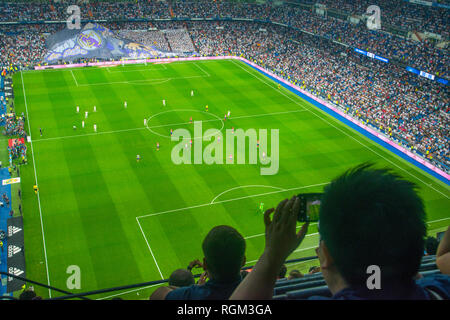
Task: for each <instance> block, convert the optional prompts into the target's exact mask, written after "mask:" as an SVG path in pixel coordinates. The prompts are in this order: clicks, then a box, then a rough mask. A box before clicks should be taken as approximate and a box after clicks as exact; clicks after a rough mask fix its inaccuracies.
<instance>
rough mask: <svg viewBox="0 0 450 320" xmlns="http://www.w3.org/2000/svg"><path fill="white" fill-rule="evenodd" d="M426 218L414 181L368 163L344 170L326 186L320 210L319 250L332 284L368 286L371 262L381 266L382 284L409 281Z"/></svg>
mask: <svg viewBox="0 0 450 320" xmlns="http://www.w3.org/2000/svg"><path fill="white" fill-rule="evenodd" d="M424 220H425V211H424V205H423V202H422V200H421V198H420V197H419V196H418V195H417V193H416V186H415V185H414V184H413V183H411V182H409V181H406V180H403V179H402V178H401V177H399V176H398V175H396V174H395V173H393V172H392V171H390V170H388V169H375V168H373V167H372V166H371V165H370V164H363V165H360V166H358V167H356V168H354V169H351V170H349V171H347V172H345V173H344V174H343V175H341V176H340V177H338V178H337V179H335V180H334V181H332V182H331V184H330V185H328V186H327V187H326V188H325V190H324V195H323V197H322V202H321V208H320V221H319V233H320V237H321V241H320V245H319V248H318V250H317V253H318V256H319V259H320V263H321V269H322V273H323V275H324V277H325V279H326V280H327V283H328V285H329V286H330V282H333V281H337V282H339V281H340V283H341V285H342V283H345V284H346V285H356V286H358V285H359V286H364V285H365V284H366V281H367V278H368V277H369V274H367V267H369V266H370V265H377V266H379V267H380V270H381V281H382V283H386V284H387V283H396V284H401V283H409V282H410V281H411V279H412V278H413V276H414V275H415V274H416V273H417V270H418V268H419V266H420V262H421V257H422V255H423V248H424V238H425V236H426V225H425V222H424ZM330 289H331V288H330Z"/></svg>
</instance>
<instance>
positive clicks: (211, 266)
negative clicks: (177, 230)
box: [202, 225, 245, 281]
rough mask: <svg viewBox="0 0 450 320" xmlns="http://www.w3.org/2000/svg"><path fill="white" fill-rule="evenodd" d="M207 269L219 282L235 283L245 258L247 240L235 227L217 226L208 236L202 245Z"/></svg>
mask: <svg viewBox="0 0 450 320" xmlns="http://www.w3.org/2000/svg"><path fill="white" fill-rule="evenodd" d="M202 249H203V254H204V255H205V260H206V263H207V269H208V271H209V272H210V274H211V277H212V278H214V279H216V280H218V281H233V280H236V278H239V272H240V270H241V267H242V262H243V260H244V256H245V240H244V238H243V237H242V235H241V234H240V233H239V232H238V231H237V230H236V229H234V228H233V227H230V226H225V225H221V226H216V227H214V228H212V229H211V230H210V231H209V233H208V234H207V235H206V237H205V239H204V240H203V244H202Z"/></svg>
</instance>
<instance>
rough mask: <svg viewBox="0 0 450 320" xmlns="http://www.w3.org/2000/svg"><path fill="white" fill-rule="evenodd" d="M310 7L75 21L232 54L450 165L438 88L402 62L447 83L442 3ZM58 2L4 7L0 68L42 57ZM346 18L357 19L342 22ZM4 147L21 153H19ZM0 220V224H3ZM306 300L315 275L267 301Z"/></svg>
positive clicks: (141, 6) (115, 10)
mask: <svg viewBox="0 0 450 320" xmlns="http://www.w3.org/2000/svg"><path fill="white" fill-rule="evenodd" d="M318 3H319V4H323V5H324V6H325V7H322V6H318V5H317V4H316V2H315V1H308V0H299V1H293V2H291V3H283V4H280V5H274V4H273V3H272V2H268V3H264V4H258V3H239V4H235V3H229V2H227V1H214V2H212V1H206V0H205V1H195V2H190V1H171V2H165V1H151V2H149V1H144V0H138V1H123V2H94V3H80V6H81V10H82V12H87V17H85V18H87V19H89V20H97V19H98V20H102V21H105V20H106V22H105V23H104V25H105V26H107V27H109V28H110V29H111V30H114V31H115V32H116V33H117V34H118V35H119V36H121V37H124V38H128V39H130V40H134V41H137V42H140V43H142V44H144V45H147V46H155V47H157V48H159V49H161V50H166V51H174V52H198V54H200V55H202V56H216V55H234V56H242V57H245V58H247V59H248V60H250V61H254V62H255V63H257V64H258V65H260V66H262V67H264V68H265V69H267V70H270V71H272V72H274V73H275V74H277V75H279V76H281V77H283V78H284V79H286V80H289V81H290V82H292V83H294V84H297V85H299V86H301V87H302V88H303V89H305V90H307V91H309V92H311V93H313V94H314V95H316V96H318V97H321V98H323V99H325V100H328V101H329V102H331V103H333V104H335V105H336V106H339V107H340V108H342V110H344V111H345V112H346V113H347V114H349V115H351V116H352V117H354V118H356V119H359V120H360V121H362V122H363V123H365V124H368V125H370V126H372V127H373V128H375V129H377V130H378V131H379V132H382V133H383V134H385V135H386V136H387V137H389V138H391V139H393V140H395V141H396V142H398V143H401V144H402V145H403V146H405V147H408V148H410V149H411V150H412V151H414V152H415V153H416V154H418V155H420V156H422V157H423V158H425V159H427V160H428V161H429V162H430V163H432V164H433V165H436V166H437V167H439V168H441V169H442V170H444V171H446V172H447V173H448V172H450V158H449V148H450V145H449V127H448V117H449V112H450V98H449V90H448V84H442V83H439V82H437V81H431V80H430V79H428V78H425V77H419V76H417V75H415V74H413V73H411V72H408V71H407V70H406V69H405V67H407V66H410V67H413V68H417V69H418V70H421V71H425V72H427V73H429V74H431V75H432V76H433V77H440V78H442V79H444V80H448V79H449V76H450V69H449V67H450V55H449V51H448V48H447V45H448V40H449V36H450V25H449V23H448V21H449V14H448V12H449V8H446V7H445V6H443V7H442V6H439V7H426V6H423V5H420V4H413V3H410V2H409V1H400V0H396V1H385V0H377V1H375V2H374V1H366V0H364V1H358V2H355V1H351V0H338V1H334V0H333V1H331V0H320V1H318ZM370 4H376V5H378V6H380V8H381V10H382V12H383V16H382V19H383V20H382V30H379V31H373V30H368V29H367V28H366V27H365V24H364V19H363V15H364V13H365V10H366V8H367V7H368V6H369V5H370ZM317 8H322V9H323V10H325V12H324V14H323V15H322V14H316V12H315V10H316V9H317ZM65 9H66V4H65V3H52V4H49V3H42V4H41V5H40V6H30V5H27V4H24V3H7V2H2V3H1V4H0V22H8V23H10V22H17V23H18V24H14V25H11V24H2V25H0V67H1V71H3V70H5V71H6V72H14V71H17V70H25V69H32V68H33V67H34V66H35V65H38V64H41V63H42V59H43V56H44V54H45V51H46V46H45V39H46V37H47V36H48V35H50V34H53V33H55V32H57V31H60V30H62V29H63V28H64V27H65V25H64V23H55V24H45V23H42V21H44V20H47V21H64V20H65V19H66V11H65ZM350 17H353V18H354V19H356V20H358V21H359V20H361V21H360V22H359V23H352V22H350V21H348V19H349V18H350ZM192 18H196V19H200V20H201V21H192V20H190V19H192ZM230 18H233V19H234V20H235V21H229V20H231V19H230ZM137 19H141V20H142V21H136V20H137ZM155 19H157V20H155ZM160 19H167V20H169V21H159V20H160ZM170 19H174V20H172V21H170ZM183 19H184V20H185V21H179V20H183ZM204 19H210V20H208V21H205V20H204ZM246 19H247V20H251V21H247V20H246ZM85 21H86V20H85ZM428 33H433V35H431V36H430V35H428ZM422 37H423V38H422ZM414 38H417V41H416V40H413V39H414ZM355 48H359V49H362V50H366V51H368V52H373V53H374V54H376V55H379V56H381V57H384V58H386V59H389V63H385V62H382V61H379V60H375V59H370V58H368V57H366V56H363V55H361V54H359V53H357V52H355V50H354V49H355ZM0 78H1V84H0V107H1V111H2V114H5V113H6V112H7V106H6V101H5V95H4V92H3V91H2V89H3V84H4V77H3V76H1V77H0ZM19 118H20V117H18V118H17V119H16V116H15V115H14V117H11V116H9V117H2V120H3V124H4V125H5V134H8V135H14V136H20V137H26V133H25V131H24V128H23V122H20V121H21V120H20V119H19ZM13 153H17V154H19V157H20V154H21V153H23V150H17V151H13ZM25 154H26V150H25ZM4 170H5V169H3V171H2V172H4ZM5 174H6V173H5ZM2 188H3V187H2ZM1 190H3V189H1V188H0V193H3V191H1ZM9 212H10V211H9V210H8V208H2V209H0V218H1V219H3V218H5V215H6V214H9ZM1 219H0V229H2V230H3V229H4V228H5V226H6V219H3V220H1ZM5 245H7V243H5ZM1 257H2V260H1V262H2V264H1V271H5V270H6V269H5V266H6V263H5V262H6V256H5V253H2V256H1ZM419 273H420V274H421V275H422V276H423V277H428V276H432V275H435V274H438V273H439V269H438V268H437V266H436V256H434V255H432V256H425V257H423V259H422V263H421V266H420V269H419ZM164 281H165V280H164ZM1 288H2V289H1V290H0V294H3V293H4V290H3V287H1ZM2 290H3V291H2ZM311 296H325V297H330V296H331V293H330V291H329V289H328V287H327V286H326V283H325V280H324V278H323V276H322V274H321V273H316V274H312V275H305V276H304V277H302V278H296V279H282V280H278V281H277V283H276V285H275V289H274V292H273V299H275V300H285V299H305V298H308V297H311Z"/></svg>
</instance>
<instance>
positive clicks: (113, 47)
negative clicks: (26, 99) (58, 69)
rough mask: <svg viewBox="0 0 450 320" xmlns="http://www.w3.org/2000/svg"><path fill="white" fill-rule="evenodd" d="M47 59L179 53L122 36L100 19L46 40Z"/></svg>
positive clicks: (109, 57)
mask: <svg viewBox="0 0 450 320" xmlns="http://www.w3.org/2000/svg"><path fill="white" fill-rule="evenodd" d="M46 46H47V49H48V51H47V53H46V55H45V58H44V62H46V63H55V62H57V61H66V62H71V61H74V60H77V59H95V58H97V59H106V60H107V59H121V58H127V59H144V58H149V59H152V58H166V57H175V56H180V55H182V54H180V53H174V52H166V51H163V50H161V49H158V48H156V47H154V46H145V45H142V44H140V43H137V42H134V41H131V40H127V39H124V38H121V37H119V36H118V35H116V34H115V33H113V32H112V31H111V30H109V29H108V28H105V27H103V26H101V25H99V24H97V23H88V24H86V25H85V26H84V28H82V29H78V30H76V29H74V30H69V29H64V30H62V31H59V32H57V33H55V34H53V35H51V36H49V37H48V38H47V40H46Z"/></svg>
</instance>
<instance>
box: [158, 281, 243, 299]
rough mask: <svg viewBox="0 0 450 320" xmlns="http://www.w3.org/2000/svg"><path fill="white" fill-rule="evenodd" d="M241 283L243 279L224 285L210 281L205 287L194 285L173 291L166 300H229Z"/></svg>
mask: <svg viewBox="0 0 450 320" xmlns="http://www.w3.org/2000/svg"><path fill="white" fill-rule="evenodd" d="M240 282H241V278H239V280H237V281H234V282H224V283H220V282H217V281H214V280H209V281H208V282H206V283H205V284H203V285H197V284H194V285H192V286H189V287H183V288H178V289H175V290H172V291H170V292H169V293H168V294H167V296H166V300H227V299H228V298H229V297H230V296H231V294H232V293H233V291H234V289H236V287H237V286H238V285H239V283H240Z"/></svg>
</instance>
